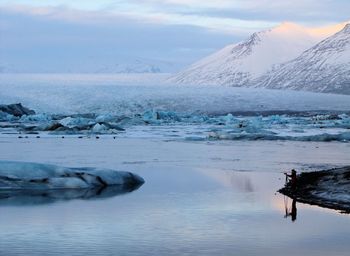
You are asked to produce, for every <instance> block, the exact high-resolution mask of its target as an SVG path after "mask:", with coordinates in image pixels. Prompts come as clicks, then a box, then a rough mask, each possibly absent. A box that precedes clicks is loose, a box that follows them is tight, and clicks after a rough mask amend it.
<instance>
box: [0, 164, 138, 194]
mask: <svg viewBox="0 0 350 256" xmlns="http://www.w3.org/2000/svg"><path fill="white" fill-rule="evenodd" d="M143 182H144V180H143V179H142V178H141V177H140V176H138V175H136V174H133V173H130V172H124V171H115V170H110V169H102V168H91V167H83V168H67V167H60V166H56V165H50V164H38V163H26V162H12V161H0V190H12V189H15V190H18V189H20V190H23V189H25V190H51V189H91V188H104V187H107V186H114V185H123V186H130V187H132V186H137V185H139V184H142V183H143Z"/></svg>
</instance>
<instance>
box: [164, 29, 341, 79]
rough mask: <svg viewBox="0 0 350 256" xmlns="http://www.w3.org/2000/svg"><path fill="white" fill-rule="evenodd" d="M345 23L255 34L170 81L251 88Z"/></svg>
mask: <svg viewBox="0 0 350 256" xmlns="http://www.w3.org/2000/svg"><path fill="white" fill-rule="evenodd" d="M344 25H345V24H338V25H335V26H331V27H326V28H317V29H309V28H305V27H302V26H299V25H296V24H293V23H282V24H281V25H280V26H278V27H275V28H272V29H269V30H266V31H262V32H258V33H254V34H253V35H251V36H250V37H249V38H248V39H247V40H246V41H243V42H241V43H238V44H232V45H228V46H226V47H225V48H223V49H222V50H220V51H218V52H216V53H214V54H213V55H211V56H209V57H207V58H204V59H203V60H200V61H199V62H197V63H194V64H193V65H192V66H190V67H189V68H188V69H186V70H184V71H182V72H180V73H178V74H175V75H174V76H172V77H171V78H170V79H169V81H170V82H171V83H177V84H191V85H204V84H207V85H208V84H213V85H229V86H248V85H249V84H250V83H251V82H252V81H253V80H254V79H256V78H258V77H260V76H262V75H263V74H265V73H266V72H267V71H268V70H270V69H272V68H273V67H274V66H276V65H279V64H281V63H284V62H286V61H290V60H292V59H294V58H296V57H298V56H299V55H300V54H301V53H302V52H303V51H305V50H307V49H308V48H310V47H312V46H313V45H315V44H316V43H318V42H319V41H321V40H323V39H325V38H326V37H328V36H330V35H332V34H334V33H336V32H337V31H339V30H341V28H342V27H344Z"/></svg>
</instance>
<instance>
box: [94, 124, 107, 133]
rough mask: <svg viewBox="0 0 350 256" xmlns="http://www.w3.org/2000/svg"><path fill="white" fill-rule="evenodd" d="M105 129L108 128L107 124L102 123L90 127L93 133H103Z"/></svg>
mask: <svg viewBox="0 0 350 256" xmlns="http://www.w3.org/2000/svg"><path fill="white" fill-rule="evenodd" d="M106 130H108V128H107V126H105V125H104V124H99V123H97V124H95V125H94V127H92V132H93V133H103V132H105V131H106Z"/></svg>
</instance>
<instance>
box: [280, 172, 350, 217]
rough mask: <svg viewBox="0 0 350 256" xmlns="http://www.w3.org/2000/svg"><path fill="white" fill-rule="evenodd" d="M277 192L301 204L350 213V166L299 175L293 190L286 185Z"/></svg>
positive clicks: (288, 184) (289, 185)
mask: <svg viewBox="0 0 350 256" xmlns="http://www.w3.org/2000/svg"><path fill="white" fill-rule="evenodd" d="M279 192H280V193H282V194H284V195H287V196H289V197H291V198H293V199H296V200H297V201H298V202H301V203H307V204H312V205H318V206H321V207H326V208H330V209H335V210H339V211H341V212H343V213H350V166H347V167H342V168H335V169H330V170H324V171H318V172H307V173H301V174H300V175H298V176H297V186H296V189H295V190H293V189H292V187H291V184H290V183H287V184H286V186H285V187H284V188H282V189H280V190H279Z"/></svg>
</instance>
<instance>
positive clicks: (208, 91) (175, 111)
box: [0, 75, 350, 142]
mask: <svg viewBox="0 0 350 256" xmlns="http://www.w3.org/2000/svg"><path fill="white" fill-rule="evenodd" d="M5 77H6V79H4V80H3V81H4V82H3V83H0V102H1V104H11V103H14V102H21V103H22V104H23V106H26V107H29V108H30V109H33V110H35V114H28V115H23V116H21V117H19V116H14V115H11V114H9V113H6V112H2V111H0V134H1V136H17V137H18V138H27V137H30V136H34V137H43V136H44V137H45V136H61V137H64V136H66V135H67V136H68V135H72V136H78V137H79V138H84V137H87V138H88V137H92V136H98V135H105V136H112V137H114V138H118V137H128V136H129V137H132V136H135V137H140V136H142V137H149V136H151V137H153V136H156V137H161V138H164V139H172V140H174V139H182V140H304V141H342V142H347V141H349V136H348V132H349V128H350V124H349V123H350V122H349V115H350V96H348V95H337V94H325V93H312V92H297V91H288V90H286V91H280V90H270V89H254V88H237V87H213V86H198V87H182V86H170V85H164V84H157V83H156V82H155V83H154V84H157V85H154V84H153V85H152V84H148V85H145V84H143V85H140V84H138V83H136V84H133V85H132V84H130V85H123V81H120V82H117V81H115V83H116V84H115V85H111V84H110V82H111V81H110V80H109V79H107V80H106V81H105V80H104V79H102V78H101V77H100V76H97V78H94V79H93V80H92V82H91V84H90V83H87V84H85V85H82V84H80V83H76V79H72V77H71V76H70V75H69V76H64V75H62V77H61V81H64V82H62V83H61V84H60V83H59V84H57V83H58V81H57V80H55V79H54V77H56V75H54V77H51V76H49V75H43V76H41V78H40V79H39V80H38V76H36V77H35V78H34V79H30V76H29V77H28V76H27V77H26V76H23V78H26V79H23V80H21V81H20V82H19V81H18V80H16V79H20V78H18V77H17V78H16V79H14V80H12V79H9V75H7V76H5ZM88 77H91V76H88ZM0 78H1V76H0ZM100 78H101V80H100V82H99V83H98V84H93V83H95V82H96V81H97V80H98V79H100ZM82 79H83V80H84V79H88V78H87V77H85V78H82Z"/></svg>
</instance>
